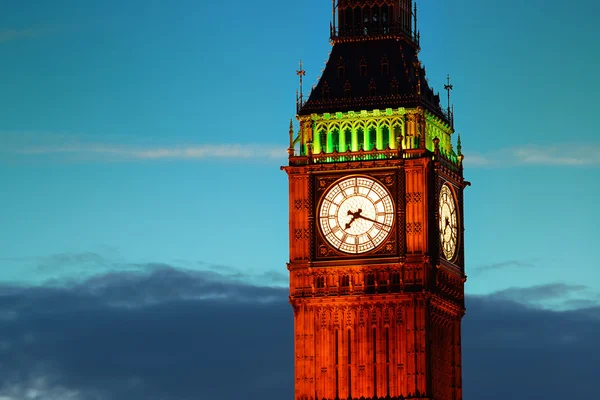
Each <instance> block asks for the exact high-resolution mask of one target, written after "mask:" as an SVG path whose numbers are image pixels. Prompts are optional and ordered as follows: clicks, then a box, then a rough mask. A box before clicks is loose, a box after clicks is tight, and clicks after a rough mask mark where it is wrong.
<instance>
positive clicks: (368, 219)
mask: <svg viewBox="0 0 600 400" xmlns="http://www.w3.org/2000/svg"><path fill="white" fill-rule="evenodd" d="M358 218H362V219H366V220H367V221H370V222H372V223H374V224H377V225H381V226H385V227H387V228H390V227H391V225H386V224H384V223H383V222H379V221H375V220H374V219H371V218H369V217H364V216H362V215H359V216H358Z"/></svg>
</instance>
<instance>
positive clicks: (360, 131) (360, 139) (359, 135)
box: [356, 127, 366, 150]
mask: <svg viewBox="0 0 600 400" xmlns="http://www.w3.org/2000/svg"><path fill="white" fill-rule="evenodd" d="M356 143H357V145H358V149H359V150H366V149H365V130H364V128H362V127H359V128H356Z"/></svg>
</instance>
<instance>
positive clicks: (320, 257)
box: [283, 0, 468, 400]
mask: <svg viewBox="0 0 600 400" xmlns="http://www.w3.org/2000/svg"><path fill="white" fill-rule="evenodd" d="M333 3H334V8H333V14H334V20H333V22H332V25H331V37H330V40H331V43H332V45H333V48H332V50H331V53H330V57H329V60H328V61H327V65H326V67H325V69H324V71H323V74H322V76H321V77H320V79H319V82H318V84H317V85H316V86H315V87H314V88H313V90H312V91H311V93H310V95H309V96H308V99H307V100H306V101H304V98H303V96H302V90H301V91H300V95H299V97H298V102H297V119H298V121H299V130H298V132H294V129H293V126H292V125H291V126H290V148H289V149H288V153H289V165H288V166H285V167H283V169H284V170H285V171H286V172H287V174H288V177H289V235H290V259H289V263H288V270H289V273H290V303H291V305H292V308H293V311H294V335H295V336H294V354H295V358H294V367H295V369H294V373H295V400H317V399H319V400H321V399H358V398H364V399H378V398H379V399H381V398H388V399H405V398H411V399H422V400H425V399H428V400H433V399H435V400H459V399H462V373H461V371H462V369H461V319H462V316H463V314H464V282H465V280H466V277H465V274H464V240H463V232H464V228H463V227H464V225H463V189H464V187H465V186H466V185H467V184H468V183H467V182H466V181H465V180H464V179H463V165H462V160H463V156H462V154H461V145H460V139H458V143H457V146H456V147H454V146H453V144H452V135H453V134H454V126H453V125H454V123H453V115H452V112H451V109H450V105H449V104H448V108H447V109H443V108H442V106H441V105H440V97H439V94H436V93H434V91H433V89H432V88H431V87H430V86H429V84H428V82H427V80H426V78H425V69H424V67H423V66H422V65H421V62H420V61H419V58H418V53H419V33H418V31H417V29H416V25H417V23H416V22H417V20H416V6H414V5H413V1H412V0H362V1H357V0H338V1H334V2H333ZM303 74H304V71H302V68H300V70H299V71H298V75H299V76H300V78H301V79H302V76H303ZM451 88H452V86H451V85H450V84H449V82H448V85H446V86H445V89H447V90H448V94H449V93H450V92H449V91H450V89H451ZM448 103H449V102H448Z"/></svg>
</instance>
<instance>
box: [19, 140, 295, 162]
mask: <svg viewBox="0 0 600 400" xmlns="http://www.w3.org/2000/svg"><path fill="white" fill-rule="evenodd" d="M14 152H15V153H17V154H20V155H28V156H39V155H52V154H57V155H65V156H71V157H72V158H73V159H77V160H89V159H101V160H106V161H131V160H202V159H210V158H213V159H214V158H226V159H283V158H285V157H286V154H287V153H286V149H285V148H284V147H279V146H274V145H263V144H240V143H237V144H204V145H186V146H183V145H182V146H156V147H136V146H125V145H117V144H101V143H88V144H72V145H44V146H27V147H22V148H19V149H16V150H15V151H14Z"/></svg>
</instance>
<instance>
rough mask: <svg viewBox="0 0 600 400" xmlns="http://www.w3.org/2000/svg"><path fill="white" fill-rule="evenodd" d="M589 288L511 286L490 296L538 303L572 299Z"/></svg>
mask: <svg viewBox="0 0 600 400" xmlns="http://www.w3.org/2000/svg"><path fill="white" fill-rule="evenodd" d="M588 289H589V288H588V287H587V286H585V285H568V284H565V283H550V284H544V285H537V286H531V287H511V288H508V289H503V290H500V291H497V292H494V293H492V294H491V295H490V296H492V297H494V298H498V299H503V300H510V301H515V302H519V303H523V304H538V303H542V302H545V301H565V300H572V299H570V298H569V297H570V296H572V295H579V294H581V293H582V292H585V291H587V290H588Z"/></svg>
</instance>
